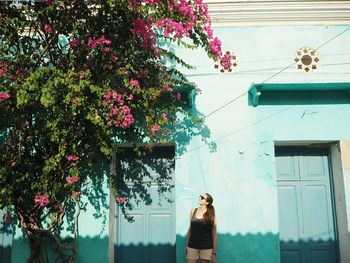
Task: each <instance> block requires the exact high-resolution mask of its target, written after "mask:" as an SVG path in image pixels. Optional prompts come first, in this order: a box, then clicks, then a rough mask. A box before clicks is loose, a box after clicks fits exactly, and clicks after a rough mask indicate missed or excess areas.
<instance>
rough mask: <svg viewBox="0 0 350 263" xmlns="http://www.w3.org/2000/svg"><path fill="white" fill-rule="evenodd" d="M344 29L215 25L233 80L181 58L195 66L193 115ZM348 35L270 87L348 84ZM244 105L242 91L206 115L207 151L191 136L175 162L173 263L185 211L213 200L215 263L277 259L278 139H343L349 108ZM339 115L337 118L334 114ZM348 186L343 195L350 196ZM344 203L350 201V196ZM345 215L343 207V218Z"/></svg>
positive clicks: (201, 60)
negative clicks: (203, 198) (308, 68)
mask: <svg viewBox="0 0 350 263" xmlns="http://www.w3.org/2000/svg"><path fill="white" fill-rule="evenodd" d="M346 28H347V26H261V27H221V28H216V29H215V30H214V32H215V33H216V35H217V36H218V37H219V38H220V39H221V40H222V44H223V47H224V48H226V49H229V50H232V51H234V53H235V54H236V55H237V57H238V62H239V66H238V68H237V69H236V70H235V71H234V73H232V74H220V73H217V72H216V71H215V69H214V67H213V64H212V62H211V61H210V60H209V59H207V58H206V56H205V54H204V52H202V51H195V52H192V53H189V52H188V51H186V50H182V49H180V50H178V54H179V55H180V56H181V57H184V58H186V59H187V61H189V62H190V63H192V64H194V65H195V67H196V69H195V70H193V71H188V72H187V75H188V76H189V78H190V80H191V81H192V82H194V83H196V84H197V85H198V88H200V89H201V90H202V95H199V96H197V98H196V109H197V110H198V111H199V112H201V113H203V114H204V115H207V114H209V113H211V112H212V111H214V110H215V109H217V108H219V107H220V106H222V105H224V104H225V103H227V102H228V101H230V100H232V99H234V98H235V97H237V96H239V95H241V94H242V93H244V92H246V91H247V90H248V89H249V87H250V86H251V84H252V83H262V82H264V81H265V80H266V79H268V78H269V77H271V76H272V75H274V74H275V73H277V72H279V71H280V70H282V69H283V68H285V67H287V66H288V65H290V64H291V63H293V59H294V55H295V53H296V51H297V50H298V49H299V48H301V47H311V48H317V47H319V46H321V45H322V44H324V43H325V42H326V41H328V40H330V39H331V38H333V37H334V36H335V35H337V34H339V33H340V32H341V31H343V30H345V29H346ZM348 43H350V32H349V31H347V32H346V33H344V34H342V35H341V36H339V37H337V38H336V39H334V40H333V41H331V42H330V43H328V44H326V45H325V46H323V47H322V48H320V49H319V50H318V53H319V55H320V59H321V61H320V67H319V68H318V69H317V70H315V71H314V72H310V73H306V72H303V71H301V70H297V69H296V67H295V66H294V65H293V66H291V67H290V68H288V69H287V70H285V71H283V72H282V73H281V74H278V75H277V76H275V77H273V78H272V79H271V80H269V81H268V83H305V82H307V83H309V82H311V83H312V82H315V83H318V82H322V83H323V82H350V74H349V73H350V45H349V44H348ZM312 103H315V104H313V105H295V106H294V105H280V104H279V103H276V104H275V105H261V106H257V107H253V106H248V95H247V94H245V95H244V96H243V97H241V98H240V99H238V100H236V101H235V102H233V103H232V104H230V105H228V106H227V107H225V108H223V109H222V110H220V111H218V112H217V113H215V114H213V115H211V116H209V117H208V118H207V119H206V120H205V124H206V125H207V126H208V128H209V130H210V139H211V140H212V141H214V142H215V143H216V149H215V150H214V151H211V150H210V148H209V147H208V145H205V144H203V142H202V141H201V140H200V138H198V139H196V138H195V139H193V140H192V143H191V145H190V146H189V147H188V151H187V152H186V153H184V154H179V155H178V156H177V160H176V180H177V184H176V198H177V200H176V202H177V203H176V205H177V211H176V212H177V218H176V219H177V221H176V226H177V231H178V236H177V244H178V247H177V262H184V255H183V244H184V238H185V235H186V232H187V229H188V226H189V211H190V209H191V208H193V207H196V206H197V205H198V204H197V199H198V196H199V195H200V194H201V193H203V192H209V193H210V194H212V195H213V197H214V205H215V208H216V212H217V217H218V256H217V258H218V262H221V263H226V262H227V263H235V262H239V263H253V262H266V263H267V262H279V237H278V234H279V229H278V207H277V201H278V200H277V189H276V173H275V163H274V145H275V142H292V141H297V142H299V143H302V142H309V141H319V142H329V141H336V140H349V139H350V114H349V113H350V107H349V104H332V105H329V104H328V105H327V104H318V102H317V101H315V100H313V101H312ZM335 116H336V117H335ZM349 191H350V189H346V192H349ZM349 201H350V200H349ZM349 212H350V210H349V207H348V213H349Z"/></svg>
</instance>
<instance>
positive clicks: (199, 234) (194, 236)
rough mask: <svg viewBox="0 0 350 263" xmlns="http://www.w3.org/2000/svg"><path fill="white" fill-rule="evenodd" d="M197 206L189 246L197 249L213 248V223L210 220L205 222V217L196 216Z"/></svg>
mask: <svg viewBox="0 0 350 263" xmlns="http://www.w3.org/2000/svg"><path fill="white" fill-rule="evenodd" d="M196 213H197V208H196V209H195V210H194V212H193V215H192V218H191V233H190V239H189V241H188V246H189V247H190V248H195V249H212V248H213V236H212V230H213V225H212V224H211V223H210V222H204V220H203V219H198V218H196Z"/></svg>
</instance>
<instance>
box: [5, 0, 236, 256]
mask: <svg viewBox="0 0 350 263" xmlns="http://www.w3.org/2000/svg"><path fill="white" fill-rule="evenodd" d="M14 2H17V1H14ZM165 43H167V44H165ZM169 43H170V44H171V45H175V44H176V45H180V46H183V47H185V48H189V49H193V48H203V49H204V50H205V51H206V52H207V54H208V56H209V57H210V58H212V59H213V60H215V61H221V60H222V61H223V62H222V63H224V64H225V68H226V69H229V67H230V65H228V63H227V58H226V57H225V56H224V55H223V54H222V52H221V42H220V40H219V39H218V38H216V37H214V36H213V32H212V29H211V25H210V18H209V16H208V9H207V5H206V4H204V3H202V0H97V1H82V0H70V1H53V0H46V1H28V2H23V3H21V2H20V4H18V2H17V3H12V2H11V1H7V2H4V1H2V2H1V3H0V156H1V159H0V209H4V211H5V212H6V220H8V221H11V220H13V221H14V220H16V221H17V223H18V225H19V226H20V227H21V228H22V229H23V230H24V233H25V234H26V235H27V237H28V239H29V243H30V249H31V255H30V258H29V259H28V262H45V261H44V258H43V257H42V255H41V244H42V240H43V238H49V239H51V240H52V241H54V242H55V243H56V249H57V253H58V254H59V255H60V260H61V261H62V262H75V260H76V255H77V250H76V248H75V247H74V245H64V244H63V243H61V241H60V239H59V235H58V234H57V231H58V230H59V228H60V227H61V225H62V223H63V218H64V215H65V213H66V209H67V207H69V204H71V203H74V204H75V202H77V203H78V202H79V198H80V192H81V186H82V185H83V183H84V182H85V181H86V180H87V176H86V173H85V171H86V169H87V168H86V167H89V164H91V163H92V162H93V160H94V157H96V156H97V155H98V156H104V157H105V158H107V159H109V158H110V155H111V152H112V150H113V143H115V142H117V143H118V142H136V141H138V142H142V141H143V142H145V141H146V142H152V141H153V142H159V141H167V140H169V138H170V136H171V133H172V132H174V127H176V125H179V120H178V119H177V116H178V115H177V113H178V112H179V111H182V109H181V107H180V106H181V103H182V100H181V93H180V92H177V88H178V87H180V86H184V85H189V83H188V81H187V79H186V78H185V77H184V76H183V75H182V74H181V73H180V72H179V71H178V70H177V69H176V67H174V66H171V65H170V63H169V61H173V62H174V61H175V63H177V64H180V65H182V66H185V67H190V66H189V65H187V64H186V62H184V61H182V60H181V59H180V58H178V57H177V56H176V55H175V53H174V52H172V51H171V49H169V48H168V47H169V45H168V44H169ZM183 113H184V114H186V112H185V111H183ZM114 194H115V195H116V200H117V201H119V202H120V203H123V202H125V198H124V197H123V196H121V195H119V193H118V191H117V189H114ZM123 198H124V199H123ZM78 207H79V203H78ZM74 229H75V228H74ZM62 250H70V251H71V252H70V253H68V254H67V253H61V252H62Z"/></svg>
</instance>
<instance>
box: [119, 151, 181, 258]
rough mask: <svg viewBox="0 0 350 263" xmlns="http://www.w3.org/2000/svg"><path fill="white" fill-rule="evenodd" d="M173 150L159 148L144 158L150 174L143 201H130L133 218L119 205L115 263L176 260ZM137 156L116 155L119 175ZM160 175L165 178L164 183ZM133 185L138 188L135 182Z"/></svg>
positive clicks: (145, 185)
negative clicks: (127, 217)
mask: <svg viewBox="0 0 350 263" xmlns="http://www.w3.org/2000/svg"><path fill="white" fill-rule="evenodd" d="M172 152H173V149H169V148H168V149H167V148H159V149H156V150H154V151H153V153H152V154H147V156H145V157H143V158H142V160H143V165H144V168H145V169H146V170H147V171H148V172H147V174H148V175H149V176H148V177H147V178H144V184H143V186H144V187H145V191H144V194H145V195H144V196H145V198H144V200H143V201H142V202H139V203H136V201H135V199H132V198H131V199H130V200H128V202H131V203H132V204H133V209H132V210H128V214H129V215H130V216H132V217H133V219H134V221H132V222H130V221H128V220H127V219H126V218H125V217H124V216H123V214H122V211H121V209H120V208H119V207H118V206H117V209H116V218H117V221H116V226H117V227H116V231H117V233H116V249H115V259H116V260H115V262H116V263H175V262H176V254H175V240H176V232H175V202H174V200H175V192H174V176H173V174H174V167H175V159H174V155H173V154H172ZM134 157H135V156H129V157H126V158H124V157H123V156H119V161H118V157H117V171H118V172H117V174H119V175H120V173H122V172H123V171H124V172H125V169H121V168H122V167H121V166H124V167H125V166H127V167H129V166H130V160H131V159H134ZM128 158H131V159H128ZM133 176H139V175H138V174H134V175H133ZM157 178H158V180H157ZM159 178H163V179H161V182H160V181H159ZM126 180H127V179H126ZM130 184H131V186H132V187H137V186H133V185H132V182H130ZM159 192H161V194H159Z"/></svg>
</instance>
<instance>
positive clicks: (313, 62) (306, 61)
mask: <svg viewBox="0 0 350 263" xmlns="http://www.w3.org/2000/svg"><path fill="white" fill-rule="evenodd" d="M294 61H295V65H296V67H297V69H301V70H304V71H305V72H311V71H313V70H315V69H317V68H318V67H319V66H320V56H319V54H318V53H317V51H316V50H315V49H314V48H310V47H302V48H299V49H298V51H297V53H296V54H295V58H294Z"/></svg>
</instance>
